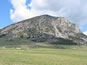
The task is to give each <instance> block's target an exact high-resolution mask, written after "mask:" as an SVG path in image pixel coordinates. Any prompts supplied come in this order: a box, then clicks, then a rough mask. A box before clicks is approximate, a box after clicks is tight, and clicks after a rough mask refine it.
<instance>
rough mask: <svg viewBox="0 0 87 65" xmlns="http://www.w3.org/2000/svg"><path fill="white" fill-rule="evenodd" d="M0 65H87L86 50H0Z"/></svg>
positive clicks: (82, 48)
mask: <svg viewBox="0 0 87 65" xmlns="http://www.w3.org/2000/svg"><path fill="white" fill-rule="evenodd" d="M0 65H87V48H86V47H81V48H73V49H52V48H35V49H20V48H19V49H12V48H10V49H9V48H3V49H2V48H0Z"/></svg>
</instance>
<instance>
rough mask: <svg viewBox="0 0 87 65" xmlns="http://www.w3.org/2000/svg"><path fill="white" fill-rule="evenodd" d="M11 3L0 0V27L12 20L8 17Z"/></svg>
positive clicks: (6, 0) (10, 22) (7, 0)
mask: <svg viewBox="0 0 87 65" xmlns="http://www.w3.org/2000/svg"><path fill="white" fill-rule="evenodd" d="M10 8H11V4H10V1H9V0H1V1H0V28H3V27H5V26H7V25H9V24H12V23H13V22H12V21H11V19H10V12H9V10H10Z"/></svg>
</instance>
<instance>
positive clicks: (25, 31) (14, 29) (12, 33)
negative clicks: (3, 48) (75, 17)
mask: <svg viewBox="0 0 87 65" xmlns="http://www.w3.org/2000/svg"><path fill="white" fill-rule="evenodd" d="M0 37H7V38H12V39H14V38H26V39H29V40H33V41H35V40H36V41H48V42H56V41H58V39H57V38H63V39H68V40H72V41H74V42H75V43H78V44H85V43H86V42H87V41H86V40H87V37H86V36H85V35H84V34H82V32H81V31H80V29H79V28H78V26H77V25H76V24H72V23H71V22H70V21H69V20H67V19H66V18H64V17H53V16H49V15H42V16H37V17H34V18H31V19H27V20H24V21H21V22H18V23H16V24H12V25H10V26H8V27H5V28H3V29H2V30H1V31H0Z"/></svg>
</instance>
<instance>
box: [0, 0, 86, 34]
mask: <svg viewBox="0 0 87 65" xmlns="http://www.w3.org/2000/svg"><path fill="white" fill-rule="evenodd" d="M44 14H49V15H52V16H57V17H65V18H67V19H69V20H70V21H71V22H72V23H75V24H77V25H78V26H79V28H80V29H81V31H82V32H83V33H84V34H87V0H50V1H49V0H1V1H0V28H3V27H5V26H8V25H10V24H13V23H16V22H19V21H21V20H24V19H28V18H32V17H35V16H39V15H44Z"/></svg>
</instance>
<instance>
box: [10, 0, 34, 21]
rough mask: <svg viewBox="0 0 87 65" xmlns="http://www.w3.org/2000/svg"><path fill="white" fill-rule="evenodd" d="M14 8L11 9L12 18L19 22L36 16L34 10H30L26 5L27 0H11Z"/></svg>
mask: <svg viewBox="0 0 87 65" xmlns="http://www.w3.org/2000/svg"><path fill="white" fill-rule="evenodd" d="M11 3H12V5H13V8H14V9H10V14H11V17H10V18H11V20H12V21H13V22H18V21H21V20H24V19H27V18H31V17H33V16H35V13H34V11H33V10H31V11H30V9H29V8H27V6H26V0H11Z"/></svg>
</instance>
